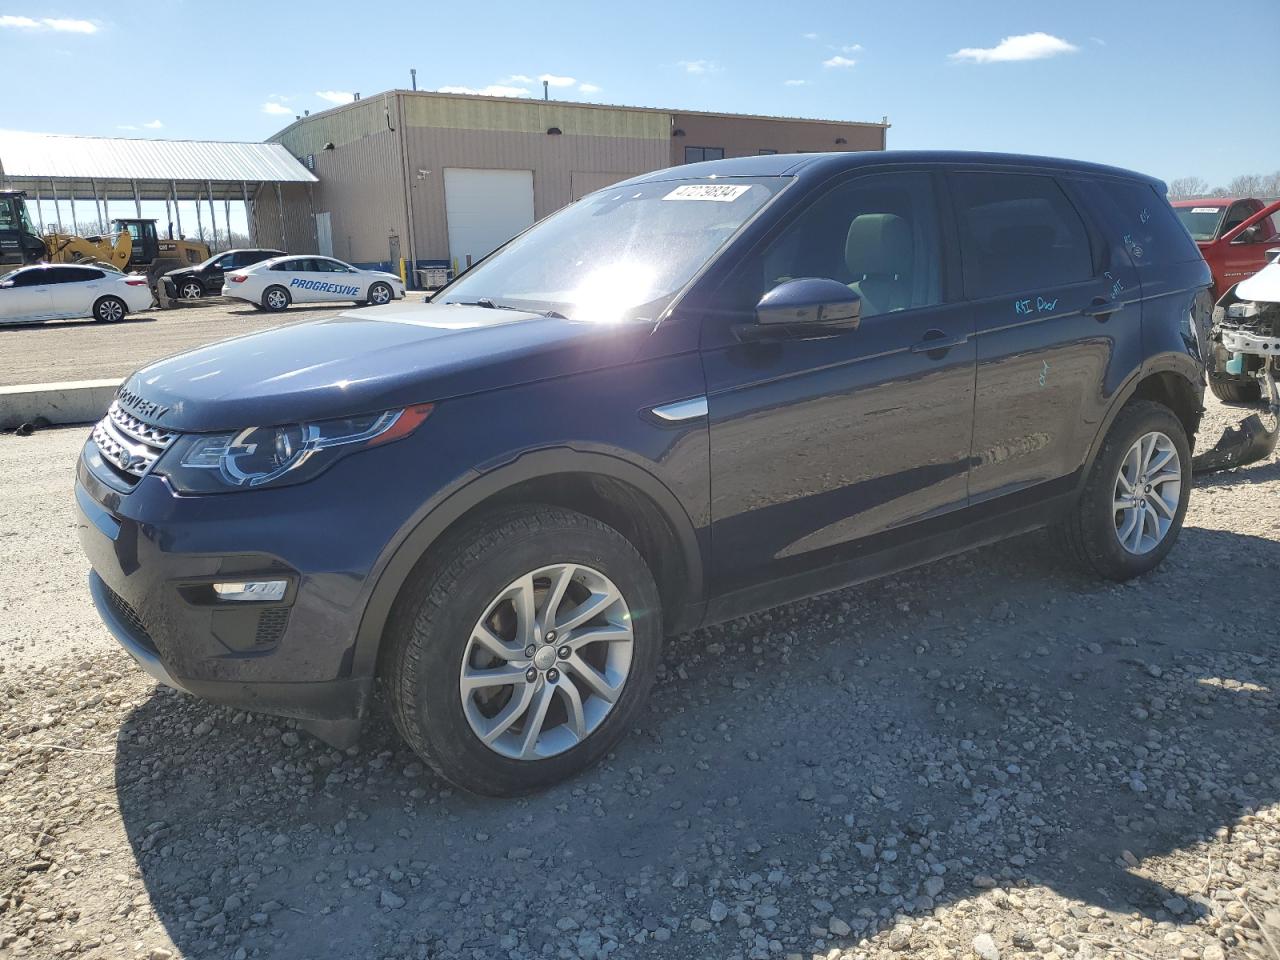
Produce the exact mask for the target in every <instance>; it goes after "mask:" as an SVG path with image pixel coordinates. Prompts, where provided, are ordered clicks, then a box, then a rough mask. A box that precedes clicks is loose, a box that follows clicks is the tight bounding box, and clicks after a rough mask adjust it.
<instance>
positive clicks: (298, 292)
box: [271, 257, 324, 303]
mask: <svg viewBox="0 0 1280 960" xmlns="http://www.w3.org/2000/svg"><path fill="white" fill-rule="evenodd" d="M271 269H272V270H280V271H282V272H283V274H284V277H285V278H286V279H285V282H284V286H286V287H288V289H289V296H291V297H293V302H294V303H314V302H316V301H317V300H323V299H324V298H323V297H322V296H321V295H320V293H319V291H318V290H317V289H316V286H317V284H319V283H320V280H321V274H320V271H319V270H317V269H316V263H315V261H314V260H312V259H311V258H310V257H296V258H294V259H292V260H286V261H285V262H284V263H280V264H276V265H275V266H274V267H272V268H271Z"/></svg>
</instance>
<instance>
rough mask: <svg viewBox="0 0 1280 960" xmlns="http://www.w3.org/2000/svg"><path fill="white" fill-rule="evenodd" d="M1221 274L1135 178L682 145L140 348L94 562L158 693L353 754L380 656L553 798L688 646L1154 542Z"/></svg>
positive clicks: (424, 746) (83, 523)
mask: <svg viewBox="0 0 1280 960" xmlns="http://www.w3.org/2000/svg"><path fill="white" fill-rule="evenodd" d="M1210 282H1211V278H1210V275H1209V270H1208V268H1207V267H1206V266H1205V264H1204V261H1203V260H1202V259H1201V257H1200V254H1199V252H1198V250H1197V249H1196V246H1195V244H1194V243H1193V242H1192V241H1191V239H1190V237H1189V236H1188V235H1187V233H1186V231H1185V230H1184V229H1183V228H1182V226H1181V225H1180V224H1179V222H1178V220H1177V218H1176V217H1175V216H1174V214H1173V212H1172V210H1171V209H1170V207H1169V204H1168V202H1167V201H1166V199H1165V195H1164V187H1163V185H1162V184H1161V183H1160V182H1158V181H1156V180H1152V179H1150V178H1148V177H1145V176H1141V175H1139V174H1134V173H1130V172H1126V171H1124V170H1118V169H1113V168H1110V167H1102V166H1095V165H1089V164H1083V163H1075V162H1070V161H1064V160H1051V159H1043V158H1036V157H1025V156H1003V155H985V154H960V153H853V154H849V153H845V154H835V155H805V156H768V157H752V158H744V159H738V160H725V161H717V162H712V163H701V164H691V165H688V166H684V167H679V168H675V169H670V170H663V171H659V172H656V173H651V174H648V175H645V176H641V177H637V178H635V179H632V180H629V181H627V182H625V183H621V184H618V185H617V186H613V187H609V188H608V189H606V190H602V191H600V192H598V193H595V194H592V195H590V196H588V197H586V198H585V199H583V200H581V201H579V202H578V203H575V204H573V205H572V206H570V207H568V208H566V209H564V210H562V211H560V212H559V213H557V214H555V215H554V216H551V217H548V218H547V219H545V220H543V221H542V222H540V223H539V224H537V225H536V226H534V227H533V228H531V229H530V230H528V231H527V232H526V233H524V234H522V235H521V236H519V237H517V238H516V239H514V240H512V241H510V242H509V243H508V244H506V245H505V246H504V247H502V248H501V249H500V250H499V251H497V252H496V253H494V254H493V255H491V256H490V257H489V258H487V259H485V260H484V261H482V262H481V263H479V264H478V265H477V266H475V267H474V268H473V269H471V270H469V271H467V272H466V273H465V274H463V275H462V276H461V277H460V278H458V279H457V280H456V281H454V282H453V283H452V284H451V285H449V286H448V287H446V288H445V289H444V290H442V291H441V292H440V293H438V294H437V295H436V296H435V297H434V298H433V300H432V302H430V303H426V304H412V305H408V304H406V305H402V306H398V307H395V308H382V309H378V310H372V311H371V310H353V311H351V312H348V313H344V314H341V315H338V316H335V317H332V318H329V319H326V320H322V321H317V322H314V323H306V324H299V325H294V326H285V327H280V328H278V329H275V330H270V331H267V332H264V333H259V334H255V335H253V336H247V337H242V338H238V339H234V340H228V341H225V342H223V343H217V344H213V345H211V346H207V347H203V348H201V349H199V350H195V351H192V352H191V353H186V354H183V355H181V356H177V357H173V358H170V359H168V360H163V361H160V362H158V363H154V364H152V365H150V366H148V367H146V368H144V369H142V370H140V371H139V372H138V373H136V374H134V376H133V377H131V378H130V379H129V380H128V381H127V383H126V384H125V385H124V387H123V388H122V389H121V391H120V393H119V396H118V397H117V398H116V400H115V402H114V403H113V404H112V405H111V409H110V412H109V413H108V415H107V416H106V418H105V419H103V420H102V422H101V423H99V424H98V425H97V426H96V427H95V428H94V430H93V434H92V436H91V438H90V439H89V441H88V442H87V443H86V445H85V447H84V452H83V456H82V458H81V461H80V465H79V473H78V482H77V484H76V499H77V502H78V504H79V509H80V527H81V538H82V541H83V544H84V549H85V551H86V553H87V554H88V556H89V559H90V560H91V562H92V565H93V573H92V575H91V578H90V589H91V590H92V593H93V598H94V601H95V603H96V604H97V607H98V610H99V611H100V613H101V615H102V617H103V619H104V620H105V621H106V623H107V625H108V627H109V628H110V629H111V630H112V632H113V633H114V634H115V636H116V637H117V638H118V639H119V641H120V642H121V643H122V644H123V645H124V646H125V648H126V649H127V650H128V652H129V653H130V654H131V655H132V656H133V657H134V658H135V659H136V660H137V661H138V662H139V663H140V664H141V665H142V666H143V668H144V669H145V670H147V671H148V672H149V673H150V674H151V675H152V676H154V677H155V678H157V679H158V680H160V681H161V682H163V683H166V684H169V685H171V686H174V687H177V688H180V689H183V690H186V691H189V692H191V693H193V694H195V695H197V696H200V697H206V698H208V699H209V700H213V701H216V702H219V703H224V704H233V705H236V706H239V707H243V708H246V709H249V710H253V711H260V712H264V713H276V714H283V715H285V716H290V717H296V718H299V719H300V720H301V721H303V723H304V725H305V726H306V727H307V728H308V729H310V730H312V731H314V732H316V733H317V734H318V735H319V736H321V737H323V738H325V739H327V740H329V741H330V742H333V743H338V744H343V743H350V742H351V741H352V740H353V739H354V737H355V735H356V733H357V732H358V730H359V726H360V724H361V722H362V720H363V718H364V717H365V716H366V715H367V713H368V712H369V709H370V703H371V701H372V697H373V690H374V686H375V683H377V682H381V684H382V685H383V687H384V689H385V691H386V696H387V699H388V701H389V703H390V707H391V710H392V712H393V714H394V718H395V722H396V724H397V726H398V728H399V729H400V731H401V733H402V734H403V735H404V737H405V739H406V740H407V741H408V742H409V744H410V745H411V746H412V747H413V749H414V750H416V751H417V752H418V753H419V754H421V755H422V757H423V758H424V759H425V760H427V761H428V762H429V763H430V764H431V765H432V766H433V767H435V768H436V769H437V770H438V771H439V772H440V773H441V774H443V775H444V776H445V777H447V778H448V779H450V780H451V781H453V782H454V783H457V784H459V785H460V786H462V787H465V788H467V789H469V790H473V791H476V792H479V793H485V794H494V795H510V794H517V793H521V792H524V791H528V790H532V789H536V788H539V787H541V786H544V785H546V784H548V783H551V782H553V781H556V780H558V779H560V778H562V777H565V776H567V775H569V774H572V773H574V772H575V771H578V770H580V769H582V768H583V767H584V766H586V765H587V764H589V763H591V762H592V761H594V760H596V759H597V758H598V757H600V756H601V754H602V753H604V752H605V751H606V750H607V749H608V748H609V747H610V746H611V745H612V744H614V743H615V742H616V741H617V739H618V738H619V737H620V736H621V735H622V733H623V732H624V731H625V730H626V729H627V728H628V726H630V725H631V724H632V723H633V722H634V721H635V719H636V716H637V712H638V711H639V710H640V709H641V706H642V704H643V702H644V700H645V696H646V693H647V691H648V689H649V685H650V682H651V679H652V677H653V675H654V673H655V669H656V667H657V664H658V660H659V648H660V645H661V642H662V638H663V636H664V635H665V634H670V633H673V632H677V631H684V630H688V629H690V628H693V627H696V626H698V625H699V624H706V623H710V622H714V621H722V620H725V619H728V618H731V617H736V616H739V615H741V614H743V613H746V612H748V611H752V610H757V609H760V608H763V607H768V606H770V605H774V604H778V603H782V602H784V601H787V600H791V599H794V598H798V597H803V596H806V595H810V594H814V593H818V592H820V591H824V590H830V589H832V588H835V587H840V586H842V585H845V584H850V583H854V582H857V581H861V580H866V579H869V578H872V577H876V576H879V575H882V574H885V573H887V572H890V571H894V570H899V569H902V568H904V567H908V566H911V565H914V564H919V563H923V562H925V561H928V560H931V559H934V558H936V557H941V556H944V555H947V554H952V553H956V552H958V551H961V550H966V549H968V548H970V547H974V546H976V545H979V544H984V543H990V542H991V541H994V540H997V539H1000V538H1002V537H1007V536H1010V535H1012V534H1017V533H1021V532H1023V531H1027V530H1032V529H1035V528H1038V527H1045V526H1049V527H1052V528H1053V529H1054V530H1055V531H1056V534H1057V536H1056V540H1055V542H1057V543H1059V544H1060V545H1061V547H1062V549H1063V551H1065V552H1066V553H1068V554H1070V555H1071V556H1072V557H1074V558H1076V559H1077V560H1079V561H1080V562H1082V563H1083V564H1085V565H1086V566H1087V567H1088V568H1089V569H1091V570H1093V571H1096V573H1098V574H1100V575H1101V576H1104V577H1109V578H1113V579H1117V580H1124V579H1128V578H1131V577H1134V576H1137V575H1139V574H1142V573H1144V572H1146V571H1148V570H1150V569H1151V568H1152V567H1154V566H1155V565H1156V564H1158V563H1159V562H1160V561H1161V560H1162V559H1163V557H1164V556H1165V554H1166V553H1167V552H1168V551H1169V549H1170V548H1171V547H1172V546H1173V543H1174V541H1175V539H1176V538H1177V535H1178V531H1179V529H1180V527H1181V524H1182V520H1183V515H1184V513H1185V511H1186V507H1187V497H1188V494H1189V491H1190V467H1191V453H1190V447H1191V444H1192V441H1193V437H1194V435H1195V432H1196V428H1197V426H1198V424H1199V419H1200V415H1201V410H1202V408H1201V400H1202V396H1203V385H1204V381H1203V374H1202V367H1201V362H1200V350H1199V346H1198V338H1197V330H1198V329H1200V328H1201V326H1202V324H1203V322H1204V320H1205V318H1206V317H1207V315H1208V311H1209V308H1210V304H1209V299H1208V294H1207V290H1208V288H1209V284H1210Z"/></svg>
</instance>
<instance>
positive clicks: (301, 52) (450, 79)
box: [0, 0, 1280, 184]
mask: <svg viewBox="0 0 1280 960" xmlns="http://www.w3.org/2000/svg"><path fill="white" fill-rule="evenodd" d="M362 11H363V12H362ZM470 11H474V12H475V19H474V20H470V19H469V17H468V14H469V12H470ZM1006 38H1012V39H1009V40H1008V41H1007V42H1005V43H1003V44H1002V41H1005V40H1006ZM1277 41H1280V0H1227V2H1223V3H1217V4H1213V5H1208V4H1205V3H1194V4H1193V3H1190V2H1182V0H1168V2H1163V3H1154V2H1153V3H1143V2H1130V3H1116V2H1114V0H1112V2H1095V0H1075V2H1071V3H1058V4H1045V3H1039V2H1035V0H1030V2H1028V0H1020V2H964V3H955V2H951V3H941V2H939V3H925V2H911V0H908V2H892V3H886V2H880V3H873V2H863V0H854V2H843V3H841V2H823V0H789V2H787V3H784V4H779V3H767V4H766V3H755V2H744V0H732V2H730V0H712V2H703V3H687V2H686V3H666V2H654V0H650V2H647V3H643V4H616V3H600V2H596V3H585V2H554V0H543V2H540V3H530V2H528V0H522V2H519V3H507V2H504V0H489V2H487V3H484V4H478V3H477V4H444V3H430V4H405V5H399V6H397V5H394V4H392V5H378V4H352V3H334V2H325V0H309V2H307V3H303V4H287V5H286V4H277V3H272V2H270V0H267V2H259V3H254V4H247V3H237V2H223V3H219V4H209V3H205V2H201V3H196V2H190V0H166V2H163V3H151V2H146V0H138V2H133V3H129V4H124V5H109V4H108V5H103V4H101V3H100V2H99V3H78V2H73V0H53V3H50V2H49V0H12V2H7V3H6V5H4V6H0V62H3V63H4V64H5V66H6V74H7V75H8V76H9V77H10V78H18V79H17V82H16V89H17V91H18V92H20V93H24V94H25V95H22V96H11V97H8V98H6V104H5V110H4V112H3V114H2V115H0V126H4V127H7V128H11V129H20V130H39V131H45V132H55V133H79V134H95V135H107V136H159V137H171V138H192V139H201V138H211V139H240V140H259V139H262V138H264V137H266V136H268V135H269V134H271V133H273V132H274V131H276V130H278V129H280V128H281V127H282V126H284V125H285V124H287V123H288V122H289V121H290V120H291V119H292V117H293V115H294V114H295V113H301V112H302V111H303V110H304V109H309V110H312V111H316V110H319V109H323V108H325V107H327V106H330V105H331V102H332V101H334V100H341V99H343V97H345V96H349V95H350V94H351V93H353V92H356V91H359V92H361V93H363V94H365V95H368V94H372V93H376V92H379V91H381V90H385V89H389V88H393V87H407V86H408V85H409V68H410V67H416V68H417V69H418V85H419V87H420V88H422V89H439V88H442V87H452V88H469V89H474V90H483V89H486V88H495V87H496V88H506V92H514V91H518V90H521V89H525V90H528V91H529V92H530V93H531V95H534V96H541V83H540V82H539V79H538V78H540V77H542V76H544V75H546V76H551V77H554V78H556V83H557V84H559V85H557V86H554V87H553V88H552V96H553V97H556V98H563V99H580V100H593V101H598V102H606V103H618V104H632V105H641V106H662V107H683V108H689V109H701V110H724V111H735V112H744V113H763V114H782V115H791V116H811V117H824V118H834V119H849V120H878V119H880V117H881V116H882V115H885V114H887V115H888V116H889V119H890V122H891V123H892V124H893V128H892V129H891V130H890V131H889V146H890V147H891V148H913V147H921V148H952V149H990V150H1009V151H1018V152H1034V153H1044V154H1055V155H1062V156H1069V157H1078V158H1082V159H1089V160H1098V161H1103V162H1109V163H1115V164H1119V165H1121V166H1127V167H1133V168H1136V169H1139V170H1142V171H1145V172H1148V173H1152V174H1155V175H1156V176H1160V177H1163V178H1165V179H1171V178H1173V177H1177V176H1183V175H1199V176H1203V177H1204V178H1205V179H1207V180H1209V181H1211V182H1212V183H1215V184H1216V183H1225V181H1227V180H1229V179H1230V178H1231V177H1232V176H1233V175H1235V174H1238V173H1261V172H1269V171H1271V170H1275V169H1277V168H1280V123H1277V122H1276V119H1277V117H1280V107H1278V106H1277V86H1276V78H1275V77H1274V75H1273V74H1272V72H1271V71H1270V70H1269V68H1268V66H1267V65H1268V64H1269V63H1270V62H1271V59H1272V58H1273V56H1274V51H1275V50H1276V48H1277ZM961 51H964V52H963V53H961ZM1227 51H1233V52H1234V51H1238V52H1239V53H1240V55H1241V56H1240V59H1239V60H1238V61H1236V62H1232V61H1231V60H1229V59H1227V57H1226V56H1225V54H1226V52H1227ZM1248 51H1253V52H1252V53H1249V52H1248ZM957 54H959V55H957ZM140 67H145V68H146V70H147V71H149V72H151V73H153V74H154V76H155V77H156V81H155V82H154V83H149V82H147V79H146V74H145V73H144V71H143V70H142V69H140ZM24 88H25V89H24ZM13 89H14V84H13V83H11V91H12V90H13Z"/></svg>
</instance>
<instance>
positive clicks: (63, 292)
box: [0, 263, 152, 324]
mask: <svg viewBox="0 0 1280 960" xmlns="http://www.w3.org/2000/svg"><path fill="white" fill-rule="evenodd" d="M151 302H152V301H151V287H150V286H149V285H148V284H147V278H146V277H144V276H140V275H135V274H125V273H120V272H119V271H118V270H115V269H113V268H111V267H106V266H97V265H84V264H70V263H54V264H49V263H39V264H35V265H34V266H30V267H19V268H18V269H16V270H11V271H9V272H8V273H6V274H4V275H3V276H0V324H4V323H34V322H36V321H40V320H65V319H70V318H72V317H93V319H95V320H99V321H101V322H103V323H114V322H116V321H117V320H123V319H124V318H125V317H126V316H128V315H129V314H131V313H140V312H142V311H143V310H147V309H149V308H150V307H151Z"/></svg>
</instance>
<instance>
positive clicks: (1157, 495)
mask: <svg viewBox="0 0 1280 960" xmlns="http://www.w3.org/2000/svg"><path fill="white" fill-rule="evenodd" d="M1190 494H1191V445H1190V443H1188V441H1187V433H1186V429H1185V428H1184V427H1183V425H1182V421H1181V420H1179V419H1178V417H1177V416H1176V415H1175V414H1174V412H1173V411H1172V410H1170V409H1169V408H1168V407H1166V406H1164V405H1162V404H1159V403H1154V402H1152V401H1150V400H1132V401H1130V402H1129V403H1128V404H1127V405H1126V406H1125V408H1124V409H1123V410H1121V411H1120V414H1119V415H1118V416H1117V417H1116V420H1115V423H1113V424H1112V425H1111V429H1110V430H1109V431H1108V432H1107V437H1106V440H1105V441H1103V445H1102V450H1100V451H1099V453H1098V456H1097V459H1095V460H1094V462H1093V467H1092V468H1091V470H1090V472H1089V478H1088V480H1087V481H1086V483H1085V487H1084V490H1083V491H1082V492H1081V494H1080V499H1079V501H1077V503H1076V505H1075V507H1074V508H1073V509H1072V512H1071V514H1070V515H1069V516H1068V517H1067V519H1066V520H1065V521H1064V522H1063V523H1062V526H1061V527H1060V530H1059V532H1060V534H1061V539H1062V541H1063V542H1064V543H1065V545H1066V547H1067V549H1068V551H1069V552H1070V554H1071V555H1073V557H1074V558H1075V560H1076V561H1077V562H1078V563H1079V564H1080V565H1081V566H1083V567H1085V568H1086V569H1087V570H1090V571H1092V572H1094V573H1097V574H1099V575H1100V576H1103V577H1106V578H1107V579H1109V580H1121V581H1123V580H1131V579H1133V578H1134V577H1138V576H1141V575H1142V574H1144V573H1146V572H1148V571H1149V570H1152V569H1154V568H1155V567H1156V566H1158V565H1159V564H1160V561H1162V560H1163V559H1164V558H1165V555H1166V554H1168V552H1169V551H1170V550H1171V549H1172V548H1173V544H1174V542H1175V541H1176V540H1177V539H1178V533H1179V532H1180V531H1181V530H1182V521H1183V518H1184V517H1185V516H1186V513H1187V502H1188V499H1189V497H1190Z"/></svg>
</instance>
